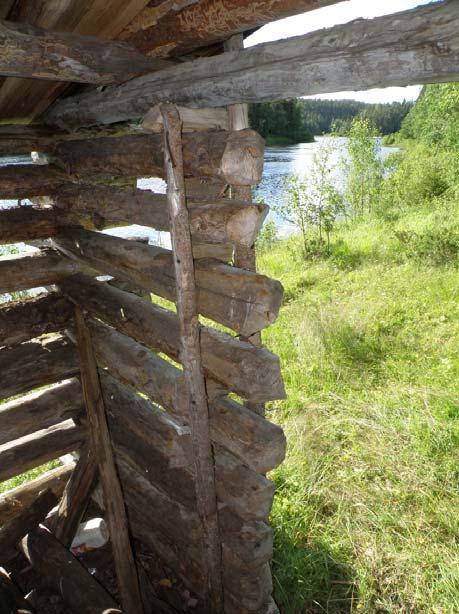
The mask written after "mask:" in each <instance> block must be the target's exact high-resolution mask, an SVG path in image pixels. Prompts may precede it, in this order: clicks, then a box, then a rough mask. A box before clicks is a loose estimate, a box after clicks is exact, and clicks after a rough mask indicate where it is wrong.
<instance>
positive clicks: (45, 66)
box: [0, 20, 169, 85]
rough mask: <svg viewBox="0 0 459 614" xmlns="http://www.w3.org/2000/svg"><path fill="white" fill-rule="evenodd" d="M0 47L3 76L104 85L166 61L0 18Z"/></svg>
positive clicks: (113, 44) (124, 46)
mask: <svg viewBox="0 0 459 614" xmlns="http://www.w3.org/2000/svg"><path fill="white" fill-rule="evenodd" d="M0 49H1V53H0V74H1V75H4V76H6V77H25V78H28V79H29V78H32V79H48V80H51V81H69V82H76V83H94V84H96V85H107V84H110V83H122V82H124V81H127V80H128V79H132V78H133V77H138V76H139V75H143V74H145V73H147V72H152V71H154V70H159V69H160V68H165V67H167V66H168V65H169V62H165V61H164V60H158V59H154V58H148V57H146V56H145V55H143V54H141V53H139V52H138V51H137V50H136V49H135V48H134V47H131V46H130V45H128V44H126V43H119V42H113V41H102V40H100V39H98V38H95V37H94V36H82V35H81V34H75V33H73V32H50V31H48V30H44V29H42V28H36V27H34V26H31V25H30V24H23V23H14V22H12V21H5V20H1V21H0Z"/></svg>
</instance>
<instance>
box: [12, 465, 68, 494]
mask: <svg viewBox="0 0 459 614" xmlns="http://www.w3.org/2000/svg"><path fill="white" fill-rule="evenodd" d="M60 464H61V463H60V461H59V460H54V461H50V462H49V463H46V464H45V465H41V466H40V467H35V469H31V470H30V471H27V472H26V473H21V475H17V476H15V477H14V478H11V479H10V480H5V481H4V482H0V494H1V493H3V492H7V491H8V490H12V489H13V488H16V487H17V486H21V484H25V482H30V480H33V479H34V478H38V477H39V476H40V475H42V474H43V473H45V472H46V471H50V470H51V469H54V468H55V467H59V465H60Z"/></svg>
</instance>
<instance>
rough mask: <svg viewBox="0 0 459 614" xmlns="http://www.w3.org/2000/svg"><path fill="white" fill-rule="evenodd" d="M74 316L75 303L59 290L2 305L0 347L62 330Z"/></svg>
mask: <svg viewBox="0 0 459 614" xmlns="http://www.w3.org/2000/svg"><path fill="white" fill-rule="evenodd" d="M72 317H73V309H72V305H71V303H70V302H69V301H68V300H67V299H66V298H65V297H64V296H62V295H61V294H58V293H57V292H51V293H49V294H42V295H39V296H37V297H33V298H28V299H23V300H20V301H13V302H8V303H4V304H0V347H2V346H12V345H15V344H18V343H22V342H23V341H28V340H29V339H33V338H34V337H39V336H40V335H43V334H45V333H52V332H59V331H61V330H62V329H63V328H64V327H65V326H66V325H67V324H68V322H69V320H70V319H71V318H72Z"/></svg>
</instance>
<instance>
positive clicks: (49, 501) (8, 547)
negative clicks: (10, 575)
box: [0, 489, 57, 565]
mask: <svg viewBox="0 0 459 614" xmlns="http://www.w3.org/2000/svg"><path fill="white" fill-rule="evenodd" d="M56 503H57V497H56V495H55V494H54V493H53V491H52V490H51V489H48V490H43V491H42V492H41V493H39V494H38V496H37V498H36V499H35V501H34V502H33V504H32V505H30V506H28V507H24V508H22V509H21V511H20V512H19V513H18V514H16V516H15V517H14V518H13V519H11V520H10V521H9V522H7V523H6V524H3V525H2V526H1V527H0V565H5V563H7V562H8V561H9V560H10V559H11V558H12V556H14V554H15V548H16V546H17V544H18V543H19V542H20V541H21V539H22V538H23V537H24V536H25V535H27V533H29V531H32V530H33V529H34V528H35V527H36V526H37V525H38V524H39V523H40V522H42V521H43V520H44V519H45V517H46V515H47V514H48V512H49V511H50V510H51V509H52V508H53V507H54V506H55V505H56Z"/></svg>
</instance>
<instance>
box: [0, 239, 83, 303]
mask: <svg viewBox="0 0 459 614" xmlns="http://www.w3.org/2000/svg"><path fill="white" fill-rule="evenodd" d="M79 269H80V267H79V266H78V264H76V263H75V262H74V261H72V260H70V259H69V258H66V257H65V256H62V255H61V254H59V253H58V252H56V251H54V250H49V249H46V250H41V251H40V252H36V253H34V254H32V255H30V256H29V255H27V256H24V255H21V254H18V255H13V256H9V255H8V256H1V257H0V294H3V293H7V292H18V291H19V290H29V289H30V288H41V287H42V286H45V287H46V286H51V285H53V284H57V283H58V282H59V281H61V280H62V279H64V278H65V277H67V276H68V275H73V274H74V273H76V272H77V271H78V270H79Z"/></svg>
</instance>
